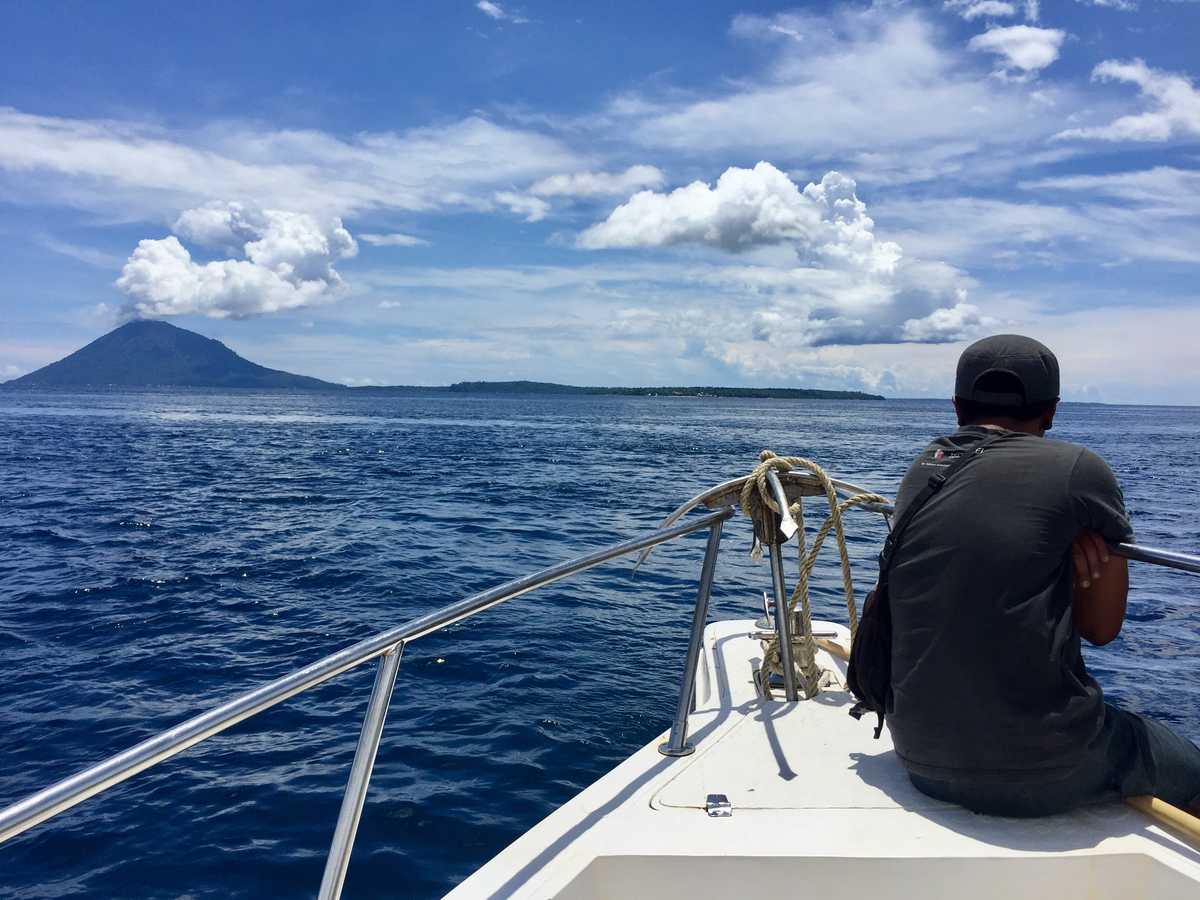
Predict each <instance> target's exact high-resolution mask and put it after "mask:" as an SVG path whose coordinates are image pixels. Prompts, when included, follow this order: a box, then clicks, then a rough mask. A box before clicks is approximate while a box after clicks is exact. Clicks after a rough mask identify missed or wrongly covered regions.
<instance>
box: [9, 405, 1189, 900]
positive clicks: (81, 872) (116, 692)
mask: <svg viewBox="0 0 1200 900" xmlns="http://www.w3.org/2000/svg"><path fill="white" fill-rule="evenodd" d="M951 427H952V422H951V417H950V410H949V407H948V404H945V403H933V402H900V401H892V402H887V403H841V404H839V403H832V402H774V401H747V400H736V401H734V400H714V399H703V400H701V399H684V398H677V399H670V398H610V397H587V398H575V399H573V398H554V399H533V398H528V397H512V398H502V397H497V398H492V397H488V398H479V397H453V398H450V397H437V398H429V397H401V398H381V397H364V396H343V395H318V394H314V395H287V394H269V393H236V394H233V393H208V392H150V393H93V394H61V393H55V394H49V393H47V394H26V393H21V394H15V393H7V394H0V672H2V673H3V677H2V678H0V805H3V804H7V803H9V802H11V801H14V800H16V799H18V798H20V797H21V796H23V795H25V794H26V793H28V792H31V791H33V790H35V789H37V788H39V787H42V786H44V785H46V784H47V783H49V782H51V781H53V780H55V779H58V778H61V777H63V776H65V775H68V774H70V773H71V772H73V771H75V770H76V769H79V768H81V767H83V766H85V765H87V764H89V763H92V762H95V761H97V760H99V759H101V758H102V757H104V756H106V755H108V754H110V753H113V752H115V751H117V750H120V749H122V748H124V747H126V746H127V745H129V744H131V743H133V742H135V741H137V740H139V739H141V738H144V737H146V736H148V735H150V734H152V733H153V732H155V731H157V730H159V729H162V728H164V727H166V726H169V725H171V724H173V723H175V722H177V721H180V720H181V719H183V718H186V717H187V716H188V715H190V714H191V713H193V712H195V711H199V710H201V709H203V708H204V707H207V706H210V705H213V704H215V703H217V702H219V701H221V700H224V699H226V698H228V697H230V696H232V695H234V694H236V693H238V692H241V691H243V690H246V689H248V688H250V687H252V686H254V685H256V684H257V683H259V682H262V681H265V680H267V679H270V678H273V677H276V676H279V675H282V674H284V673H285V672H287V671H288V670H290V669H292V668H294V667H297V666H300V665H302V664H304V663H307V662H310V661H312V660H314V659H316V658H317V657H319V656H321V655H323V654H325V653H327V652H329V651H331V650H333V649H336V648H339V647H341V646H344V645H346V644H349V643H351V642H353V641H355V640H357V639H359V638H362V637H364V636H366V635H369V634H371V633H373V632H375V631H378V630H382V629H384V628H387V627H389V626H391V625H395V624H398V623H400V622H402V621H404V620H406V619H408V618H410V617H412V616H415V615H417V614H419V613H423V612H425V611H428V610H430V609H432V608H434V607H436V606H439V605H441V604H444V603H447V602H450V601H452V600H455V599H458V598H460V597H462V596H464V595H466V594H468V593H471V592H473V591H476V590H479V589H481V588H484V587H488V586H490V585H493V584H496V583H498V582H500V581H503V580H505V579H508V578H511V577H514V576H516V575H520V574H523V573H525V572H527V571H530V570H532V569H535V568H538V567H541V566H543V565H545V564H548V563H550V562H553V561H557V560H561V559H564V558H566V557H569V556H572V555H575V554H578V553H581V552H584V551H586V550H588V549H592V548H597V547H600V546H602V545H604V544H607V543H609V542H612V541H616V540H619V539H624V538H627V537H630V536H633V535H635V534H637V533H639V532H641V531H644V530H648V529H650V528H652V527H653V525H654V524H655V523H656V522H657V521H658V520H659V519H660V518H661V517H662V516H663V515H664V514H666V513H667V512H668V511H669V510H670V509H672V508H673V507H674V506H675V505H676V503H677V502H678V501H680V500H681V499H683V498H685V497H687V496H689V495H691V494H693V493H695V492H697V491H699V490H700V489H701V488H703V487H705V486H707V485H709V484H711V483H714V482H716V481H719V480H723V479H726V478H729V477H732V476H735V475H737V474H741V473H742V472H744V471H746V470H748V469H749V467H750V466H751V465H752V464H753V463H754V460H755V458H756V454H757V452H758V451H759V450H760V449H761V448H762V447H771V448H773V449H775V450H776V451H778V452H780V453H799V454H804V455H809V456H812V457H815V458H817V459H820V460H823V461H824V462H825V463H827V465H828V467H829V468H830V469H831V470H832V471H834V472H836V473H838V474H840V475H842V476H844V477H846V478H849V479H851V480H854V481H856V482H859V483H861V484H864V485H866V486H869V487H871V488H874V489H876V490H879V491H881V492H883V493H886V494H889V495H890V494H891V493H892V492H893V491H894V489H895V486H896V483H897V481H898V479H899V477H900V475H901V474H902V472H903V470H904V468H905V466H906V465H907V463H908V461H909V459H910V458H911V457H912V456H913V455H914V454H915V453H916V452H917V451H918V450H919V449H920V447H921V446H923V445H924V443H925V441H926V440H927V439H928V438H929V437H930V436H931V435H933V434H935V433H941V432H944V431H947V430H950V429H951ZM1055 435H1056V436H1058V437H1061V438H1066V439H1072V440H1077V441H1082V442H1085V443H1087V444H1089V445H1091V446H1092V447H1093V448H1095V449H1096V450H1098V451H1099V452H1100V453H1102V454H1103V455H1104V456H1105V457H1106V458H1107V459H1108V460H1109V461H1110V462H1111V464H1112V466H1113V468H1114V469H1115V470H1116V472H1117V474H1118V476H1119V477H1120V478H1121V480H1122V482H1123V483H1124V486H1125V489H1126V495H1127V499H1128V504H1129V507H1130V510H1131V513H1132V516H1133V519H1134V523H1135V526H1136V528H1137V530H1138V535H1139V538H1140V539H1141V540H1142V541H1143V542H1145V543H1149V544H1157V545H1163V546H1169V547H1174V548H1179V549H1184V550H1196V549H1200V517H1198V516H1197V510H1198V509H1200V409H1165V408H1139V407H1103V406H1088V405H1067V406H1065V407H1064V408H1063V409H1062V410H1061V413H1060V419H1059V427H1058V428H1056V430H1055ZM814 512H815V511H814ZM852 515H853V518H852V520H851V522H852V531H853V534H854V535H855V540H854V542H853V545H852V549H853V552H854V555H855V558H856V560H857V561H858V562H859V563H860V565H859V568H858V582H859V584H860V585H861V584H863V583H865V582H867V581H868V580H870V579H871V578H872V577H873V573H872V571H871V557H872V556H873V554H874V552H875V549H876V541H877V540H878V538H879V534H880V526H879V525H878V524H877V523H876V522H875V521H874V520H873V519H871V518H869V517H868V516H867V515H866V514H862V513H854V514H852ZM812 518H813V519H815V518H817V516H816V515H815V514H814V515H813V516H812ZM703 540H704V539H703V536H702V535H696V536H693V537H691V538H688V539H685V540H683V541H680V542H678V543H677V544H676V545H672V546H669V547H666V548H663V549H660V550H659V551H658V552H657V553H656V554H655V556H654V557H653V558H652V560H651V563H650V564H649V566H648V567H646V568H645V569H644V570H642V571H640V572H639V573H638V574H637V575H636V576H631V574H630V566H629V564H627V563H625V562H617V563H612V564H609V565H608V566H605V567H603V568H599V569H595V570H593V571H592V572H590V573H587V574H584V575H582V576H580V577H578V578H577V579H575V580H573V581H568V582H562V583H559V584H557V585H554V586H551V587H549V588H545V589H543V590H541V591H539V592H536V593H534V594H530V595H527V596H525V597H523V598H520V599H518V600H515V601H512V602H511V603H509V604H507V605H504V606H501V607H499V608H497V609H494V610H491V611H489V612H487V613H485V614H483V615H482V616H480V617H478V618H476V619H474V620H472V621H470V622H466V623H461V624H459V625H457V626H455V627H453V628H451V629H450V630H449V631H447V632H445V633H443V634H441V635H437V636H433V637H430V638H427V639H424V640H421V641H419V642H416V643H414V644H413V645H411V646H410V647H409V648H408V649H407V650H406V653H405V656H404V661H403V664H402V666H401V669H400V677H399V680H398V682H397V688H396V695H395V699H394V702H393V704H392V709H391V714H390V716H389V719H388V723H387V729H386V733H385V736H384V740H383V745H382V747H381V750H380V754H379V759H378V763H377V765H376V769H375V777H374V780H373V781H372V783H371V794H370V797H369V800H368V804H367V808H366V811H365V813H364V816H363V820H362V825H361V828H360V830H359V834H358V843H357V849H356V852H355V855H354V859H353V861H352V863H351V867H350V872H349V877H348V880H347V888H346V891H347V894H346V895H347V896H359V897H364V896H375V895H384V894H386V895H400V896H410V897H436V896H440V895H441V894H442V893H443V892H445V891H446V890H447V889H449V888H450V887H451V886H453V885H454V884H455V883H456V882H458V881H459V880H461V879H462V878H463V877H465V876H466V875H467V874H469V873H470V872H471V871H472V870H473V869H474V868H475V867H477V866H478V865H480V864H481V863H483V862H484V861H486V860H487V859H488V858H489V857H490V856H491V855H492V854H494V853H495V852H496V851H498V850H499V849H501V848H502V847H503V846H504V845H506V844H507V843H508V842H509V841H511V840H512V839H513V838H515V837H516V836H517V835H519V834H520V833H521V832H522V831H524V830H525V829H527V828H528V827H529V826H531V825H533V824H534V823H535V822H537V821H538V820H539V819H540V818H542V817H543V816H545V815H546V814H547V813H548V812H550V811H551V810H553V809H554V808H555V807H556V806H557V805H559V804H561V803H562V802H563V801H565V800H567V799H568V798H570V797H571V796H572V795H573V794H575V793H576V792H577V791H579V790H580V789H581V788H582V787H584V786H586V785H587V784H589V783H590V782H591V781H593V780H595V779H596V778H597V777H598V776H600V775H601V774H602V773H604V772H605V771H607V770H608V769H609V768H611V767H612V766H613V765H615V764H616V763H617V762H619V761H620V760H622V759H623V758H624V757H625V756H626V755H628V754H629V753H630V752H631V751H633V750H634V749H635V748H637V747H639V746H640V745H642V744H643V743H645V742H646V741H648V740H650V739H651V738H652V737H653V736H655V735H656V734H657V733H658V732H660V731H661V730H662V729H663V728H665V727H666V725H667V723H668V718H669V715H670V711H671V709H672V705H673V703H674V697H675V691H676V690H677V688H678V684H677V677H678V676H677V673H678V672H679V670H680V667H681V665H682V653H683V649H684V645H685V642H686V629H687V624H688V616H689V612H690V604H691V603H692V601H693V599H694V590H695V578H696V575H697V572H698V566H699V559H700V555H701V553H702V549H703ZM748 543H749V528H748V526H747V524H746V523H745V522H744V521H742V520H741V519H740V518H739V519H735V520H734V521H733V522H732V523H731V524H730V526H729V527H727V530H726V539H725V541H724V545H723V553H722V557H721V561H720V564H719V567H718V573H717V585H716V589H715V592H714V614H715V615H717V616H720V617H744V616H747V615H751V614H753V613H754V612H755V610H757V609H758V606H759V600H758V597H759V595H760V593H761V591H762V589H763V588H764V587H766V586H767V583H768V578H769V575H768V571H767V567H766V565H765V564H754V563H752V562H751V561H750V560H749V559H748V557H747V553H746V551H747V549H748ZM1133 582H1134V588H1133V594H1132V598H1131V603H1130V615H1129V621H1128V624H1127V625H1126V628H1125V631H1124V634H1123V635H1122V637H1121V638H1120V639H1119V640H1118V641H1116V642H1115V643H1114V644H1112V645H1111V646H1109V647H1106V648H1104V649H1102V650H1090V651H1089V653H1088V660H1089V664H1090V665H1091V667H1092V670H1093V671H1094V672H1095V673H1096V675H1097V676H1098V678H1099V679H1100V681H1101V682H1102V684H1103V685H1104V686H1105V688H1106V690H1107V691H1108V692H1109V694H1110V695H1112V696H1115V697H1117V698H1119V699H1120V700H1122V701H1123V702H1125V703H1127V704H1129V705H1130V706H1131V707H1133V708H1135V709H1137V710H1139V711H1142V712H1145V713H1149V714H1152V715H1156V716H1159V717H1161V718H1163V719H1166V720H1169V721H1171V722H1172V723H1174V724H1175V726H1176V727H1177V728H1178V729H1179V730H1181V731H1182V732H1183V733H1185V734H1187V735H1188V736H1190V737H1192V738H1200V663H1198V662H1197V658H1198V657H1197V653H1196V647H1197V639H1198V638H1200V616H1198V613H1200V601H1198V599H1197V596H1198V595H1197V589H1198V588H1200V581H1197V580H1196V579H1194V578H1192V577H1190V576H1187V575H1183V574H1179V573H1171V572H1167V571H1164V570H1159V569H1154V568H1150V567H1147V566H1142V565H1139V566H1135V569H1134V575H1133ZM838 584H839V580H838V575H837V569H836V567H835V566H834V565H833V563H832V558H831V560H830V564H829V565H828V566H826V567H824V568H822V569H820V570H819V572H818V577H817V579H816V582H815V587H816V590H817V594H818V610H819V612H821V613H822V614H824V615H826V616H836V617H839V618H840V616H841V615H844V613H841V612H839V610H840V607H841V601H840V595H839V588H838ZM371 681H372V670H371V668H370V667H366V668H363V669H360V670H357V671H355V672H353V673H350V674H348V675H345V676H342V677H341V678H339V679H338V680H336V681H335V682H332V683H330V684H328V685H325V686H324V687H321V688H319V689H317V690H314V691H312V692H310V693H308V694H305V695H302V696H301V697H298V698H296V699H293V700H292V701H289V702H288V703H286V704H284V705H282V706H279V707H276V708H275V709H273V710H271V711H270V712H268V713H265V714H264V715H262V716H260V717H258V718H256V719H252V720H250V721H248V722H245V723H242V724H241V725H239V726H237V727H235V728H234V729H232V730H230V731H228V732H226V733H225V734H223V735H221V736H219V737H217V738H214V739H212V740H210V741H208V742H206V743H204V744H201V745H199V746H197V747H195V748H192V749H191V750H189V751H188V752H186V753H185V754H183V755H181V756H179V757H177V758H175V759H174V760H172V761H170V762H168V763H166V764H164V765H162V766H160V767H158V768H156V769H153V770H150V771H149V772H146V773H143V774H142V775H139V776H137V777H135V778H134V779H132V780H131V781H128V782H126V783H125V784H124V785H122V786H120V787H119V788H117V789H115V790H114V791H112V792H110V793H108V794H106V795H103V796H100V797H97V798H94V799H92V800H89V801H87V802H85V803H84V804H83V805H81V806H79V807H77V808H76V809H75V810H73V811H71V812H70V813H68V814H66V815H64V816H62V817H60V818H59V819H56V820H54V821H52V822H50V823H47V824H45V825H42V826H40V827H38V828H36V829H35V830H33V831H32V832H29V833H27V834H26V835H24V836H22V837H21V838H19V839H16V840H14V841H12V842H10V843H8V844H7V845H4V846H2V847H0V894H2V895H3V896H5V897H26V898H28V897H103V898H108V897H123V898H143V897H195V898H210V897H211V898H217V897H221V898H225V897H246V898H251V897H253V898H263V897H291V896H310V895H312V894H313V893H314V892H315V889H316V885H317V883H318V882H319V880H320V875H321V870H322V866H323V861H324V858H325V853H326V850H327V847H328V842H329V837H330V834H331V830H332V827H333V823H334V820H335V818H336V815H337V810H338V804H339V802H340V798H341V795H342V789H343V787H344V784H345V779H346V775H347V771H348V767H349V764H350V760H351V757H352V755H353V750H354V743H355V740H356V738H357V734H358V730H359V727H360V725H361V721H362V713H363V710H364V707H365V703H366V699H367V695H368V693H369V691H370V686H371Z"/></svg>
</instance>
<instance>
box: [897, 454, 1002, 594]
mask: <svg viewBox="0 0 1200 900" xmlns="http://www.w3.org/2000/svg"><path fill="white" fill-rule="evenodd" d="M1003 437H1004V435H1003V434H992V435H989V436H988V437H986V438H984V439H983V440H982V441H980V442H979V443H978V444H977V445H976V446H975V447H973V448H971V449H969V450H964V451H963V453H962V455H961V456H959V457H958V459H956V460H954V462H952V463H950V465H948V466H947V467H946V468H945V469H943V470H942V471H941V472H937V473H936V474H934V475H930V476H929V482H928V483H927V484H926V485H925V487H923V488H921V492H920V493H919V494H917V496H915V497H914V498H913V499H912V502H911V503H909V504H908V507H907V508H906V509H905V510H904V515H902V516H901V517H900V519H899V521H897V522H896V524H895V525H893V526H892V530H891V532H890V533H889V534H888V536H887V540H886V541H884V543H883V549H882V550H881V551H880V552H879V581H880V584H882V583H883V582H884V581H885V580H886V579H887V573H888V568H889V567H890V565H891V561H892V556H893V554H894V553H895V552H896V547H897V545H898V544H899V543H900V537H901V536H902V535H903V534H904V529H906V528H907V527H908V523H909V522H911V521H912V519H913V516H915V515H916V514H917V513H918V512H919V511H920V509H921V507H922V506H924V505H925V503H926V501H928V500H929V498H930V497H932V496H933V495H934V494H936V493H937V492H938V491H940V490H941V489H942V487H943V486H945V484H946V482H947V481H949V480H950V479H951V478H952V477H953V476H954V475H956V474H957V473H958V472H959V470H961V469H963V468H964V467H965V466H967V464H968V463H970V462H971V461H972V460H974V459H977V458H978V457H980V456H982V455H983V451H984V450H986V449H987V448H988V447H990V446H991V445H992V444H994V443H996V442H997V441H999V440H1000V439H1001V438H1003Z"/></svg>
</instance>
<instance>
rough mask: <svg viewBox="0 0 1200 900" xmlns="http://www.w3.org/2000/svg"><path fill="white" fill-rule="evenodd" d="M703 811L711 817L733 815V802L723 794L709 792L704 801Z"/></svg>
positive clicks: (722, 817)
mask: <svg viewBox="0 0 1200 900" xmlns="http://www.w3.org/2000/svg"><path fill="white" fill-rule="evenodd" d="M704 811H705V812H706V813H708V815H709V818H711V819H727V818H729V817H730V816H732V815H733V804H732V803H730V802H729V798H728V797H726V796H725V795H724V794H709V795H708V797H707V798H706V799H705V801H704Z"/></svg>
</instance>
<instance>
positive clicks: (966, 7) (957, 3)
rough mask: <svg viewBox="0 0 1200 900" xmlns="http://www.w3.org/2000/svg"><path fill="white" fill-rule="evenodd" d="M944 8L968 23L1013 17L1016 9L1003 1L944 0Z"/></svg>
mask: <svg viewBox="0 0 1200 900" xmlns="http://www.w3.org/2000/svg"><path fill="white" fill-rule="evenodd" d="M945 6H946V8H947V9H951V10H953V11H954V12H956V13H958V14H959V15H960V16H962V17H963V18H964V19H966V20H967V21H968V22H969V21H971V20H972V19H978V18H980V17H981V16H986V17H987V18H990V19H1000V18H1007V17H1008V16H1015V15H1016V14H1017V8H1016V6H1014V5H1013V4H1012V3H1008V2H1005V0H946V2H945Z"/></svg>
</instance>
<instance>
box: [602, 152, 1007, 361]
mask: <svg viewBox="0 0 1200 900" xmlns="http://www.w3.org/2000/svg"><path fill="white" fill-rule="evenodd" d="M874 226H875V223H874V222H873V221H872V219H871V218H870V217H869V216H868V215H867V212H866V205H865V204H864V203H863V202H862V201H861V200H859V198H858V197H857V195H856V193H855V183H854V181H853V180H852V179H850V178H847V177H845V176H844V175H840V174H838V173H837V172H829V173H827V174H826V175H825V177H824V178H822V179H821V181H820V182H817V183H812V184H809V185H807V186H806V187H805V188H804V190H803V191H801V190H800V189H799V188H798V187H797V185H796V184H795V183H794V182H792V180H791V179H790V178H788V176H787V175H785V174H784V173H782V172H780V171H779V170H778V169H776V168H775V167H774V166H772V165H771V164H770V163H766V162H760V163H759V164H758V165H756V166H755V167H754V168H753V169H740V168H737V167H731V168H729V169H727V170H726V171H725V172H724V174H722V175H721V177H720V178H719V179H718V180H717V183H716V185H715V186H713V187H710V186H709V185H707V184H705V183H703V182H699V181H697V182H693V183H692V184H690V185H687V186H686V187H682V188H678V189H676V190H674V191H671V192H670V193H656V192H654V191H641V192H640V193H637V194H635V195H634V196H633V197H631V198H630V199H629V201H627V202H626V203H624V204H622V205H621V206H619V207H617V208H616V209H615V210H613V212H612V213H611V214H610V215H609V217H608V218H607V219H606V220H605V221H603V222H599V223H597V224H596V225H593V226H592V227H590V228H588V229H587V230H585V231H584V232H583V233H582V234H581V235H580V236H579V239H578V244H579V246H580V247H583V248H586V249H601V248H629V247H663V246H669V245H674V244H698V245H706V246H710V247H715V248H719V249H721V250H725V251H733V252H741V253H746V252H751V251H755V250H757V249H759V248H769V247H771V246H779V245H782V246H785V247H787V248H790V249H791V250H792V251H793V252H794V257H793V259H792V261H791V263H790V264H785V265H782V266H781V265H761V264H750V265H744V266H722V267H717V268H714V269H708V270H706V269H703V268H701V267H693V268H692V271H691V274H690V276H688V278H689V280H692V281H697V280H699V281H704V282H708V283H710V284H713V285H717V286H720V287H721V288H722V289H724V290H726V291H732V292H734V293H735V294H741V295H742V296H748V297H750V298H753V299H754V300H755V305H754V307H753V308H752V309H751V310H749V311H746V312H743V314H742V315H741V317H740V319H739V320H738V321H736V322H720V321H719V318H714V319H713V320H710V323H709V324H708V325H707V326H706V327H707V328H709V329H711V331H710V332H709V333H708V334H707V336H706V341H707V343H708V344H709V345H711V346H714V347H715V346H724V345H725V344H726V343H727V342H728V341H729V340H732V339H733V337H731V336H736V335H737V334H739V333H746V332H748V333H749V334H750V339H751V340H759V341H765V342H767V343H768V344H773V343H780V344H797V345H803V346H820V345H827V344H862V343H873V342H884V343H887V342H895V341H923V342H936V341H946V340H958V339H959V338H961V337H962V336H963V335H964V334H967V333H970V332H971V331H973V330H975V329H977V328H978V327H980V326H981V325H982V324H983V322H984V319H983V317H982V316H981V315H980V314H979V311H978V310H977V309H975V308H974V307H973V306H971V305H969V304H968V303H967V302H966V288H967V279H966V278H965V277H964V276H963V275H962V273H960V272H959V271H957V270H956V269H953V268H951V267H949V266H945V265H943V264H939V263H926V262H921V261H919V260H905V259H903V256H902V254H901V250H900V247H899V245H897V244H895V243H893V242H891V241H883V240H880V239H879V238H877V237H876V236H875V233H874ZM721 352H723V351H714V353H717V354H718V355H720V353H721Z"/></svg>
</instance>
